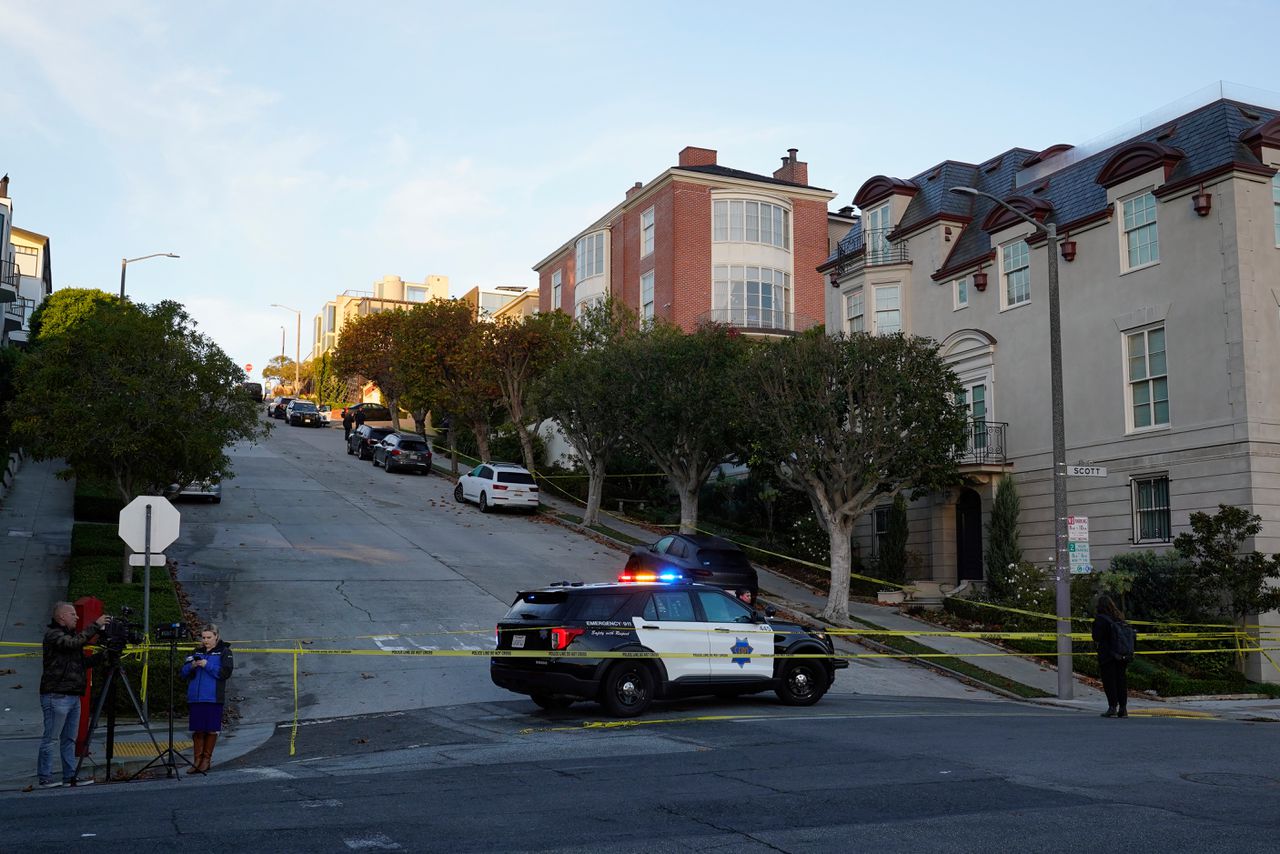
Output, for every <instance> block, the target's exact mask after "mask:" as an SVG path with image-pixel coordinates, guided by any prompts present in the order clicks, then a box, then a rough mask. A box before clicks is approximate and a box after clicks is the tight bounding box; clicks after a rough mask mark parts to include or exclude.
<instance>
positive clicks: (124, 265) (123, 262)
mask: <svg viewBox="0 0 1280 854" xmlns="http://www.w3.org/2000/svg"><path fill="white" fill-rule="evenodd" d="M180 257H182V256H180V255H174V254H173V253H172V252H152V253H151V254H150V255H143V256H141V257H138V258H121V259H120V299H124V274H125V271H126V270H128V269H129V265H130V264H132V263H134V262H135V261H145V260H147V259H148V258H180Z"/></svg>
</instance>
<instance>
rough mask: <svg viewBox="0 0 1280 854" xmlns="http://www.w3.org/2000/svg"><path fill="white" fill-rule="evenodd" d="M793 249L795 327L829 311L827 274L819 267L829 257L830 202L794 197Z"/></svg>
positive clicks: (818, 321)
mask: <svg viewBox="0 0 1280 854" xmlns="http://www.w3.org/2000/svg"><path fill="white" fill-rule="evenodd" d="M791 206H792V210H791V252H792V264H793V265H794V270H795V273H794V275H793V277H792V281H791V288H792V301H793V302H794V304H795V305H794V308H793V309H792V311H794V312H795V323H796V328H801V327H802V326H804V325H805V324H813V323H821V322H822V319H823V317H824V316H825V314H826V308H825V299H826V292H825V291H824V290H823V288H824V287H825V285H826V279H825V277H824V276H823V275H822V274H821V273H819V272H818V270H817V267H818V265H819V264H821V263H822V262H823V261H825V260H827V206H826V204H825V203H823V202H818V201H812V200H808V199H795V198H793V199H792V200H791Z"/></svg>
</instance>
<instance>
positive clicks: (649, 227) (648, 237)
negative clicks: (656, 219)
mask: <svg viewBox="0 0 1280 854" xmlns="http://www.w3.org/2000/svg"><path fill="white" fill-rule="evenodd" d="M653 233H654V228H653V208H649V209H648V210H647V211H645V212H644V213H642V214H640V257H641V258H645V257H648V256H649V255H652V254H653Z"/></svg>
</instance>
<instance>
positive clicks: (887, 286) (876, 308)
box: [871, 282, 903, 335]
mask: <svg viewBox="0 0 1280 854" xmlns="http://www.w3.org/2000/svg"><path fill="white" fill-rule="evenodd" d="M871 290H872V302H873V305H872V312H871V331H872V334H874V335H893V334H894V333H897V332H901V331H903V323H902V320H903V318H902V283H901V282H885V283H884V284H881V285H872V286H871ZM886 291H893V292H894V295H895V296H896V298H897V300H898V305H897V307H896V308H881V307H880V305H881V301H882V298H883V297H882V295H883V294H885V292H886ZM889 312H897V314H898V324H897V328H896V329H893V330H892V331H890V332H886V331H885V330H884V324H883V321H882V320H881V315H884V314H888V313H889Z"/></svg>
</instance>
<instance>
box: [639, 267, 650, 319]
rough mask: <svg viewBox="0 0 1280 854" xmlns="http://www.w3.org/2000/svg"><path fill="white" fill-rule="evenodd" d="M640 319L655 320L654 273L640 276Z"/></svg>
mask: <svg viewBox="0 0 1280 854" xmlns="http://www.w3.org/2000/svg"><path fill="white" fill-rule="evenodd" d="M640 317H641V318H642V319H644V320H653V271H652V270H650V271H649V272H647V273H641V274H640Z"/></svg>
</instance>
